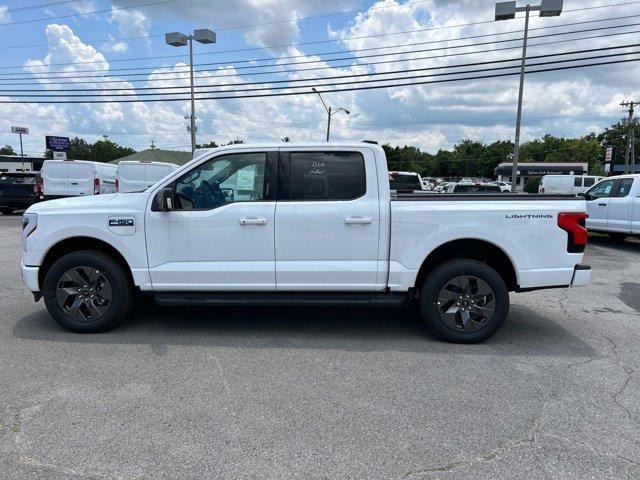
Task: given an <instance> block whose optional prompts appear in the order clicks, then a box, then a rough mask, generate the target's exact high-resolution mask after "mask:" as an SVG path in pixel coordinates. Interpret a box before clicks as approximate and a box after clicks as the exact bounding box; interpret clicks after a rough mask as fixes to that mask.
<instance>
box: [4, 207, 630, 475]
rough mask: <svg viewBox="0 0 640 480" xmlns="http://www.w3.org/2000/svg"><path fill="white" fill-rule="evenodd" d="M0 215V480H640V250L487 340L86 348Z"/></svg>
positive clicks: (395, 314)
mask: <svg viewBox="0 0 640 480" xmlns="http://www.w3.org/2000/svg"><path fill="white" fill-rule="evenodd" d="M20 224H21V217H20V216H13V217H6V216H5V217H3V216H0V246H1V247H2V248H0V272H1V274H0V313H1V318H2V321H1V322H0V478H2V479H5V478H6V479H18V478H29V479H33V478H37V479H47V480H53V479H68V478H100V479H103V478H105V479H169V478H171V479H173V478H176V479H178V478H179V479H185V478H192V479H196V478H197V479H202V478H219V479H221V478H225V479H226V478H234V479H236V478H238V479H240V478H242V479H244V478H248V479H250V478H255V479H266V478H273V479H281V478H300V479H315V478H327V479H346V478H354V479H355V478H357V479H365V478H366V479H370V478H376V479H378V478H379V479H399V478H406V479H456V480H457V479H473V480H478V479H527V480H530V479H538V478H540V479H581V480H584V479H597V480H603V479H615V480H619V479H627V478H631V479H640V400H639V398H640V382H639V380H638V378H639V377H638V371H639V370H640V349H639V348H638V346H639V345H640V342H639V340H640V283H639V278H640V242H639V241H637V240H633V241H627V242H625V243H624V244H619V243H615V242H612V241H610V240H609V239H608V238H607V237H604V236H592V237H591V238H590V245H589V247H588V250H587V260H586V263H589V264H591V265H592V266H593V268H594V273H593V277H592V283H591V285H590V286H589V287H587V288H582V289H572V290H549V291H541V292H533V293H527V294H519V295H513V296H512V302H513V304H512V309H511V313H510V316H509V319H508V321H507V324H506V325H505V327H504V328H503V330H502V331H501V332H499V333H498V335H496V336H495V337H494V338H492V339H491V340H490V341H488V342H486V343H484V344H480V345H471V346H468V345H467V346H465V345H452V344H447V343H443V342H440V341H438V340H436V339H434V338H433V337H432V336H430V335H429V334H428V333H427V332H426V331H425V329H424V328H423V327H422V326H421V324H420V323H419V322H418V321H417V320H416V319H415V317H414V316H412V314H411V312H410V311H408V310H405V309H380V308H367V309H362V308H358V309H356V308H282V307H277V308H276V307H273V308H215V309H208V310H203V309H159V308H157V307H155V306H153V305H150V304H149V303H147V302H139V304H138V305H137V307H136V311H135V314H134V315H133V316H132V318H131V319H130V320H128V321H127V322H125V323H123V324H121V325H120V326H119V327H117V328H116V329H115V330H113V331H111V332H108V333H104V334H99V335H78V334H73V333H69V332H67V331H64V330H62V329H61V328H60V327H58V326H57V325H56V324H55V323H53V321H52V320H50V319H49V317H48V315H47V313H46V311H45V309H44V305H43V303H42V302H39V303H34V302H33V299H32V296H31V295H30V294H29V292H27V291H26V290H25V288H23V286H22V282H21V279H20V273H19V259H20V242H19V230H20Z"/></svg>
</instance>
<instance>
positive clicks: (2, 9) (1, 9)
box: [0, 5, 11, 23]
mask: <svg viewBox="0 0 640 480" xmlns="http://www.w3.org/2000/svg"><path fill="white" fill-rule="evenodd" d="M8 10H9V9H8V8H7V7H6V6H5V5H0V23H8V22H10V21H11V15H10V14H9V12H8Z"/></svg>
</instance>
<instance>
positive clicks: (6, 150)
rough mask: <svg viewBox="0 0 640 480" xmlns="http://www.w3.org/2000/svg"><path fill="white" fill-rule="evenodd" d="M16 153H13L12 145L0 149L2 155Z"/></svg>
mask: <svg viewBox="0 0 640 480" xmlns="http://www.w3.org/2000/svg"><path fill="white" fill-rule="evenodd" d="M15 154H16V152H14V151H13V147H12V146H11V145H5V146H4V147H0V155H15Z"/></svg>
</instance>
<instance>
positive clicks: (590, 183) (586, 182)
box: [584, 177, 596, 188]
mask: <svg viewBox="0 0 640 480" xmlns="http://www.w3.org/2000/svg"><path fill="white" fill-rule="evenodd" d="M595 183H596V179H595V178H593V177H587V178H585V179H584V186H585V187H587V188H588V187H593V185H594V184H595Z"/></svg>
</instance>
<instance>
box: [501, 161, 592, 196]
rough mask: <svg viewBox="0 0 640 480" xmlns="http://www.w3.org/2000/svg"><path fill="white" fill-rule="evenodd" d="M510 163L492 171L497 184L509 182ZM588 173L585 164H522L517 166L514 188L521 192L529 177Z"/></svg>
mask: <svg viewBox="0 0 640 480" xmlns="http://www.w3.org/2000/svg"><path fill="white" fill-rule="evenodd" d="M512 167H513V164H512V163H501V164H500V165H498V166H497V167H496V169H495V171H494V175H495V176H496V178H497V180H498V181H499V182H510V181H511V172H512ZM588 171H589V164H587V163H574V162H572V163H569V162H566V163H552V162H542V163H529V162H523V163H519V164H518V177H517V183H516V187H518V189H520V190H522V189H523V188H524V184H525V183H527V180H529V177H541V176H543V175H586V174H587V172H588Z"/></svg>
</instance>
